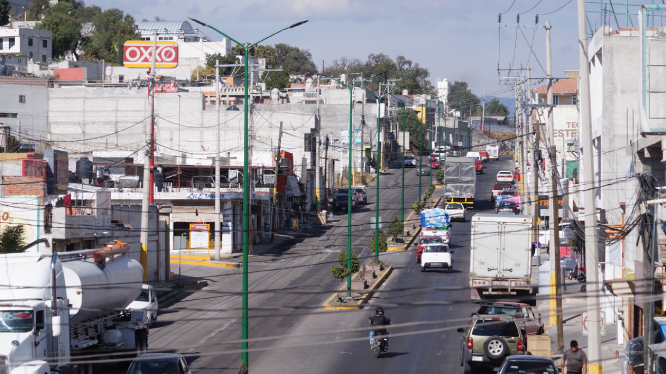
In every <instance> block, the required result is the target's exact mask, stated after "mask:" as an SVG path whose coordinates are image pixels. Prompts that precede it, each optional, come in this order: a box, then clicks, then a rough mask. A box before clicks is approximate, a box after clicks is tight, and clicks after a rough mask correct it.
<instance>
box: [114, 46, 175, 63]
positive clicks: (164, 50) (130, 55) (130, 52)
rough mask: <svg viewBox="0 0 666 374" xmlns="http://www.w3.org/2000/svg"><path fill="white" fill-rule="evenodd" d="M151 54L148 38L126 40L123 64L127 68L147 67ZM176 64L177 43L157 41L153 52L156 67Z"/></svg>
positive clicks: (151, 47)
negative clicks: (154, 52) (155, 50)
mask: <svg viewBox="0 0 666 374" xmlns="http://www.w3.org/2000/svg"><path fill="white" fill-rule="evenodd" d="M152 56H153V42H152V41H150V40H128V41H126V42H125V46H124V48H123V65H125V66H126V67H128V68H149V67H150V59H151V58H152ZM176 66H178V44H176V42H174V41H158V42H157V53H156V54H155V67H156V68H157V69H160V68H161V69H171V68H175V67H176Z"/></svg>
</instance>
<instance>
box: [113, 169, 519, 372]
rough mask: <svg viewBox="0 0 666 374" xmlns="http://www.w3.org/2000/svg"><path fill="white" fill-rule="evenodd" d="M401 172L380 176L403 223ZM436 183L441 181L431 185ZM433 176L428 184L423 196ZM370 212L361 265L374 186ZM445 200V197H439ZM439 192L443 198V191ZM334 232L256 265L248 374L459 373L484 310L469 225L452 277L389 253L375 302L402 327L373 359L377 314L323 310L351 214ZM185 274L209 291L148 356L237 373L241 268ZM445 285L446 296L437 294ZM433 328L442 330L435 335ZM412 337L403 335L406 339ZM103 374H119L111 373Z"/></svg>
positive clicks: (387, 202)
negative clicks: (473, 286) (474, 298)
mask: <svg viewBox="0 0 666 374" xmlns="http://www.w3.org/2000/svg"><path fill="white" fill-rule="evenodd" d="M511 163H512V162H511V161H510V160H507V161H499V162H489V163H487V164H485V165H486V169H485V173H484V174H483V175H479V176H478V178H477V187H476V196H477V204H476V209H475V210H474V211H471V212H470V213H471V214H474V213H475V212H479V211H483V210H486V209H491V208H492V203H491V202H490V200H489V197H490V190H491V189H492V186H493V184H494V182H495V175H496V173H497V171H498V170H500V168H502V169H508V170H511V169H512V167H511ZM401 180H402V178H401V170H400V169H391V170H389V172H388V173H385V174H382V176H381V179H380V181H381V183H380V199H381V201H380V215H381V217H382V221H385V222H387V221H389V220H390V219H391V218H392V217H393V216H394V215H397V216H398V217H399V216H400V206H401V204H400V196H401ZM433 180H434V177H433ZM428 181H429V178H428V177H427V176H424V177H422V188H423V192H425V189H426V188H427V186H428ZM405 183H406V187H407V188H406V191H405V205H406V206H407V207H408V206H409V205H410V204H411V202H413V201H415V200H416V196H417V194H418V177H417V176H416V173H415V170H414V169H410V170H408V171H407V172H406V177H405ZM368 192H369V196H368V202H369V204H368V205H367V206H365V207H362V208H361V209H359V210H358V211H357V212H354V213H353V234H352V249H353V251H354V253H357V254H360V255H359V256H360V257H361V258H362V262H364V261H368V258H369V257H370V256H371V253H370V251H369V248H368V247H369V242H370V237H371V236H372V232H373V231H374V230H371V229H370V227H369V222H370V217H374V215H375V213H374V209H375V204H374V201H375V192H374V189H373V188H368ZM438 192H441V189H438ZM438 192H436V193H438ZM331 224H332V225H331V226H330V227H328V228H326V229H313V230H311V232H309V233H308V234H307V235H309V236H306V237H302V238H299V239H295V240H292V241H290V242H288V243H284V245H282V246H281V248H278V250H277V251H276V253H273V254H268V255H264V256H260V257H256V258H252V259H251V262H250V266H249V271H250V292H251V295H250V299H249V300H250V301H249V302H250V326H249V335H250V339H257V340H252V341H251V342H250V352H249V357H250V372H251V373H253V374H255V373H341V372H345V373H380V372H381V373H452V372H458V371H460V372H461V371H462V368H461V367H460V365H459V358H460V345H459V344H460V335H459V334H458V333H457V332H456V331H455V328H456V327H458V326H463V325H464V324H465V323H466V322H467V318H468V317H469V315H470V313H471V312H472V311H474V310H475V309H476V307H475V305H474V304H473V303H471V302H470V301H469V290H467V289H466V288H467V286H468V271H469V262H468V259H469V231H470V230H469V220H468V222H457V223H454V224H453V227H452V230H453V233H452V238H453V239H452V242H453V244H452V250H454V251H455V252H456V253H455V254H454V261H455V262H454V272H453V273H444V272H439V271H430V272H426V273H422V272H421V271H420V267H419V266H418V264H417V263H416V261H415V253H414V251H413V248H412V250H409V251H405V252H388V253H385V254H382V255H381V257H382V258H381V259H382V261H384V262H385V263H387V264H390V265H392V266H394V269H395V270H394V272H393V274H392V275H391V276H390V278H389V279H388V280H387V282H385V283H384V285H383V286H382V287H381V292H379V293H377V294H375V296H374V297H373V298H372V299H371V301H370V302H371V303H372V304H373V305H382V306H383V307H384V308H385V309H386V314H387V316H388V317H390V318H392V319H393V323H394V324H414V325H412V326H408V327H399V326H396V327H394V328H391V329H390V330H389V331H390V333H391V334H392V335H393V337H392V338H391V344H390V349H389V352H387V353H386V354H385V355H383V356H382V357H381V358H379V359H378V358H375V357H374V356H373V355H372V352H371V351H370V350H369V342H368V337H367V336H368V332H369V330H368V327H369V325H368V323H367V321H368V317H369V316H370V315H372V313H373V311H374V308H366V309H364V310H359V311H345V312H342V311H325V310H323V308H322V304H323V303H324V301H325V300H326V299H327V298H329V297H330V296H331V295H332V294H333V293H334V292H335V291H337V290H338V289H339V287H340V286H341V282H340V280H338V279H335V278H332V277H331V275H330V274H331V273H330V268H331V267H332V266H334V265H335V263H336V259H337V253H339V252H341V251H346V243H347V221H346V213H344V212H343V213H337V214H336V215H335V217H334V219H333V220H332V221H331ZM183 273H184V274H185V275H187V276H190V277H192V278H196V279H207V280H208V282H209V286H208V287H206V288H204V289H203V290H200V291H197V292H195V293H192V294H190V295H189V296H187V297H185V298H184V299H183V300H181V301H180V302H178V303H176V304H174V305H172V306H171V307H169V308H168V309H165V310H162V311H161V312H160V313H161V315H160V317H159V320H158V323H157V325H156V326H155V327H154V328H152V329H151V330H150V338H149V339H150V340H149V348H150V349H158V350H161V349H168V350H170V351H175V352H179V353H181V354H183V355H185V356H186V357H187V359H188V362H189V363H190V366H191V369H192V372H193V373H195V374H200V373H211V374H212V373H236V372H237V370H238V366H239V363H240V353H239V348H240V343H239V342H238V339H239V338H240V336H241V334H240V331H241V319H240V313H241V312H240V306H241V305H240V299H241V298H240V293H239V291H240V290H241V273H240V271H238V270H232V269H223V268H213V267H205V266H193V265H183ZM441 287H446V288H448V289H447V290H442V289H437V288H441ZM427 330H434V331H427ZM401 334H404V336H399V335H401ZM102 372H107V373H114V374H116V373H121V372H122V371H119V370H113V368H112V367H111V366H110V367H108V368H104V370H102Z"/></svg>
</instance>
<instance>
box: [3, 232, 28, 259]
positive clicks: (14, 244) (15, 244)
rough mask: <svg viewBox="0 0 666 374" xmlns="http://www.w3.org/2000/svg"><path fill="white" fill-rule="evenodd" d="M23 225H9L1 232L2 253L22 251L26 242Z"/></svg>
mask: <svg viewBox="0 0 666 374" xmlns="http://www.w3.org/2000/svg"><path fill="white" fill-rule="evenodd" d="M24 233H25V231H24V228H23V225H16V226H7V227H6V228H5V229H4V230H2V234H0V253H21V252H23V247H24V246H25V242H24V240H23V234H24Z"/></svg>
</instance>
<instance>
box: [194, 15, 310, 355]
mask: <svg viewBox="0 0 666 374" xmlns="http://www.w3.org/2000/svg"><path fill="white" fill-rule="evenodd" d="M188 18H190V17H188ZM190 19H191V20H192V21H194V22H196V23H198V24H200V25H202V26H204V27H208V28H210V29H212V30H214V31H216V32H218V33H220V34H222V35H224V36H225V37H227V38H229V40H231V41H233V42H234V43H236V44H238V45H241V46H243V50H244V52H245V53H244V54H245V56H244V60H245V61H244V63H245V77H244V87H243V91H244V97H243V107H244V113H243V115H244V126H243V146H244V147H243V301H242V309H243V315H242V325H241V338H242V343H241V344H242V346H241V347H242V355H241V356H242V360H243V362H245V365H247V367H249V364H250V363H249V361H248V352H247V350H248V342H247V339H248V296H249V295H248V271H247V265H248V261H247V257H248V250H249V248H248V243H249V241H250V233H249V221H250V209H249V208H250V206H249V205H250V178H251V175H250V170H249V163H250V161H249V153H248V148H249V147H248V145H249V144H248V143H249V136H248V122H249V120H248V96H249V93H248V85H249V82H248V75H249V73H250V72H249V71H248V70H249V66H248V65H249V60H250V48H252V47H254V46H255V45H257V44H259V43H261V42H263V41H264V40H266V39H268V38H270V37H272V36H274V35H276V34H279V33H281V32H282V31H285V30H287V29H293V28H294V27H297V26H300V25H302V24H304V23H306V22H308V21H307V20H306V21H301V22H297V23H294V24H293V25H291V26H289V27H285V28H283V29H281V30H279V31H276V32H274V33H272V34H270V35H268V36H267V37H265V38H263V39H261V40H259V41H258V42H256V43H253V44H250V43H244V44H243V43H241V42H239V41H237V40H235V39H234V38H232V37H230V36H229V35H227V34H225V33H223V32H222V31H220V30H218V29H216V28H215V27H213V26H211V25H209V24H206V23H203V22H201V21H199V20H196V19H194V18H190ZM218 105H219V103H218ZM217 141H218V142H219V141H220V139H217Z"/></svg>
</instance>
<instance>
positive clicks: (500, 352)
mask: <svg viewBox="0 0 666 374" xmlns="http://www.w3.org/2000/svg"><path fill="white" fill-rule="evenodd" d="M483 351H484V352H485V353H486V355H488V357H490V358H491V359H493V360H497V359H500V358H502V357H504V356H505V355H506V353H507V351H508V345H507V344H506V341H505V340H504V339H502V337H501V336H491V337H490V338H488V339H487V340H486V342H485V343H483Z"/></svg>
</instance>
